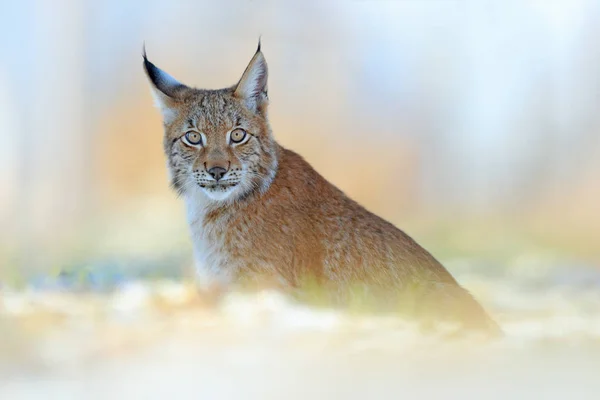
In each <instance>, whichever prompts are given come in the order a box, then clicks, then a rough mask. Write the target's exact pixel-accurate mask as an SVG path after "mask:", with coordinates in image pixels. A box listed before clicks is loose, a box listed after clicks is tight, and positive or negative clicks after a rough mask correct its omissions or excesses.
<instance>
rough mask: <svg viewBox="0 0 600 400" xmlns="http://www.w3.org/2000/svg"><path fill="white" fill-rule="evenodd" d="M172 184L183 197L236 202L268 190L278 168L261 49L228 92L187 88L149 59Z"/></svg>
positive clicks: (147, 68)
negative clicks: (270, 124) (163, 130)
mask: <svg viewBox="0 0 600 400" xmlns="http://www.w3.org/2000/svg"><path fill="white" fill-rule="evenodd" d="M144 68H145V70H146V74H147V75H148V78H149V79H150V83H151V86H152V93H153V96H154V98H155V102H156V105H157V107H158V108H159V109H160V110H161V112H162V115H163V122H164V129H165V137H164V149H165V153H166V155H167V158H168V163H167V165H168V168H169V174H170V178H171V184H172V186H173V187H174V188H175V190H177V191H178V192H179V193H180V194H183V195H184V196H185V195H187V194H193V193H195V192H200V193H202V194H204V195H205V197H206V198H207V200H209V201H235V200H238V199H241V198H243V197H245V196H247V195H249V194H251V193H252V192H254V191H265V190H266V189H268V187H269V185H270V184H271V181H272V180H273V178H274V176H275V172H276V169H277V155H276V153H277V151H276V143H275V141H274V139H273V136H272V133H271V129H270V127H269V123H268V120H267V103H268V100H267V63H266V61H265V57H264V56H263V53H262V52H261V50H260V43H259V45H258V49H257V51H256V53H255V54H254V57H252V60H250V64H248V66H247V68H246V70H245V71H244V73H243V75H242V77H241V79H240V80H239V82H238V83H237V84H236V85H234V86H232V87H229V88H225V89H219V90H203V89H196V88H191V87H188V86H186V85H184V84H182V83H180V82H178V81H177V80H175V79H174V78H173V77H172V76H170V75H169V74H167V73H166V72H164V71H162V70H161V69H159V68H158V67H156V66H155V65H154V64H153V63H151V62H150V61H148V58H147V57H146V53H145V51H144Z"/></svg>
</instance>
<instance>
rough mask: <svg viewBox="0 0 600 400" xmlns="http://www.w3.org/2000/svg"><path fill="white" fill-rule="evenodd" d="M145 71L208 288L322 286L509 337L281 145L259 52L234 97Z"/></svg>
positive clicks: (433, 264) (429, 263) (388, 228)
mask: <svg viewBox="0 0 600 400" xmlns="http://www.w3.org/2000/svg"><path fill="white" fill-rule="evenodd" d="M144 68H145V71H146V74H147V75H148V78H149V80H150V83H151V88H152V94H153V96H154V99H155V102H156V105H157V106H158V108H159V109H160V111H161V113H162V116H163V122H164V132H165V134H164V151H165V154H166V156H167V160H168V162H167V165H168V170H169V174H170V180H171V185H172V186H173V188H174V189H175V191H177V192H178V193H179V195H180V196H181V197H182V198H183V199H184V201H185V205H186V209H187V218H188V223H189V226H190V229H191V235H192V242H193V247H194V257H195V260H196V270H197V273H198V279H199V281H200V282H203V283H204V284H207V285H218V286H223V287H227V286H228V285H230V284H233V283H236V282H240V281H241V280H246V279H249V280H250V281H254V282H257V281H265V282H267V281H269V282H277V284H278V285H280V286H282V287H283V288H284V289H289V290H290V291H291V292H293V293H300V292H302V287H304V286H303V284H304V283H306V282H311V284H315V283H316V285H317V286H318V287H320V288H323V290H324V292H325V293H327V294H328V295H329V296H330V297H331V299H332V300H333V301H335V302H336V304H346V302H347V301H348V300H352V299H354V298H356V297H360V298H366V297H369V298H371V297H372V298H373V299H374V304H376V307H377V309H380V310H388V311H394V310H401V311H403V312H406V313H407V314H410V315H411V316H414V317H417V318H418V319H419V320H425V321H428V322H436V321H451V322H453V323H457V324H458V325H459V326H461V327H465V328H469V329H471V328H472V329H476V330H481V331H485V332H499V328H498V326H497V325H496V324H495V323H494V321H493V320H492V319H491V318H489V317H488V315H487V314H486V312H485V311H484V309H483V308H482V307H481V306H480V305H479V303H478V302H477V301H476V300H475V299H474V298H473V297H472V296H471V295H470V294H469V292H467V291H466V290H465V289H463V288H462V287H461V286H460V285H459V284H458V283H457V282H456V280H455V279H454V278H453V277H452V275H450V273H449V272H448V271H447V270H446V269H445V268H444V267H443V266H442V265H441V264H440V263H439V262H438V261H437V260H436V259H435V258H433V256H432V255H431V254H429V253H428V252H427V251H426V250H425V249H423V248H422V247H421V246H419V245H418V244H417V243H416V242H415V241H414V240H413V239H411V238H410V237H409V236H408V235H407V234H405V233H404V232H403V231H401V230H399V229H398V228H396V227H395V226H394V225H392V224H391V223H389V222H387V221H385V220H383V219H382V218H379V217H378V216H376V215H374V214H372V213H371V212H369V211H367V210H366V209H365V208H363V207H362V206H361V205H359V204H357V203H356V202H355V201H353V200H352V199H350V198H349V197H347V196H346V195H345V194H344V193H342V192H341V191H340V190H339V189H338V188H336V187H335V186H334V185H333V184H331V183H330V182H328V181H327V180H325V178H323V177H322V176H321V175H320V174H319V173H318V172H317V171H315V170H314V169H313V168H312V167H311V166H310V165H309V164H308V163H307V162H306V161H305V160H304V159H303V158H302V157H301V156H299V155H298V154H296V153H294V152H293V151H291V150H288V149H285V148H283V147H282V146H281V145H279V144H278V143H277V141H276V140H275V138H274V135H273V133H272V132H271V128H270V126H269V119H268V116H267V108H268V96H267V75H268V73H267V62H266V60H265V56H264V55H263V53H262V51H261V48H260V43H259V46H258V49H257V51H256V53H255V54H254V56H253V57H252V59H251V60H250V63H249V64H248V66H247V67H246V70H245V71H244V73H243V74H242V77H241V78H240V80H239V81H238V82H237V83H236V84H235V85H233V86H230V87H227V88H224V89H218V90H205V89H196V88H192V87H189V86H186V85H184V84H182V83H180V82H178V81H177V80H176V79H175V78H173V77H172V76H170V75H169V74H167V73H166V72H164V71H162V70H161V69H159V68H158V67H156V66H155V65H154V64H153V63H151V62H150V61H149V60H148V58H147V57H146V53H145V52H144ZM311 287H312V286H311Z"/></svg>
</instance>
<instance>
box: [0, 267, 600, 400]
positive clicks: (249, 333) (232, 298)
mask: <svg viewBox="0 0 600 400" xmlns="http://www.w3.org/2000/svg"><path fill="white" fill-rule="evenodd" d="M453 269H454V270H458V271H459V273H458V275H459V279H460V280H461V282H462V283H463V284H464V285H465V286H466V287H468V288H470V289H471V290H472V291H473V292H474V293H475V294H477V296H478V297H479V298H480V299H481V301H482V303H484V304H485V306H486V308H487V309H488V310H489V311H490V313H491V314H492V315H494V316H495V318H496V319H497V320H498V322H499V323H500V325H502V327H503V329H504V331H505V332H506V337H505V338H503V339H501V340H498V341H495V342H491V343H488V342H485V341H483V340H481V339H479V338H468V339H461V340H454V341H451V342H448V341H444V340H441V339H440V338H438V337H423V336H421V335H419V334H418V333H417V332H416V331H415V329H413V328H412V327H411V326H410V325H408V324H407V323H406V322H404V321H402V320H400V319H398V318H396V317H393V316H372V315H371V316H367V315H357V314H353V313H345V312H340V311H333V310H327V309H312V308H308V307H305V306H303V305H301V304H296V303H294V302H293V301H291V300H290V299H287V298H286V297H285V296H283V295H281V294H279V293H275V292H260V293H257V294H241V293H231V294H230V295H228V296H227V297H226V298H225V299H224V301H223V302H222V303H221V304H220V305H218V306H217V307H209V306H207V305H205V304H203V302H202V300H201V299H200V298H199V297H198V296H197V294H196V292H195V290H194V289H193V287H192V286H191V285H186V284H182V283H177V282H174V281H152V282H150V281H143V282H142V281H129V282H126V283H123V284H120V285H119V286H118V288H117V289H115V290H110V291H83V292H76V291H73V290H68V291H64V290H61V291H58V290H39V289H26V290H20V291H12V290H8V289H4V290H3V291H0V334H1V336H2V338H1V340H0V399H11V400H12V399H109V398H110V399H121V398H122V399H138V398H139V399H162V398H167V397H169V396H170V397H172V398H177V399H188V398H189V399H283V398H285V399H317V398H319V399H320V398H323V399H332V398H344V399H384V398H389V399H398V398H419V399H422V398H442V397H443V398H461V399H464V398H474V399H482V398H486V399H487V398H503V399H506V398H511V399H513V398H523V399H533V398H536V399H562V398H569V399H598V398H600V372H599V371H600V290H599V289H600V272H598V270H597V269H588V268H571V269H569V270H568V273H565V271H564V269H561V268H556V269H548V270H545V271H544V273H543V274H539V273H537V272H536V273H533V272H532V271H528V270H527V269H526V268H519V269H518V270H517V272H510V271H505V272H503V273H502V274H498V275H495V276H491V275H489V274H488V275H487V276H483V275H481V274H473V273H470V272H469V271H468V270H467V269H465V270H463V271H462V272H461V271H460V269H461V268H460V266H459V265H455V266H454V267H453ZM538 272H539V271H538ZM542 276H543V279H541V278H540V277H542ZM407 396H408V397H407Z"/></svg>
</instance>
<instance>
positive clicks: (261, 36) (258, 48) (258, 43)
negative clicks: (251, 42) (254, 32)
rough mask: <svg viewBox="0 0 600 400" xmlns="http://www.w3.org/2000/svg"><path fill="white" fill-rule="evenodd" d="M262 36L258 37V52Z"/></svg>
mask: <svg viewBox="0 0 600 400" xmlns="http://www.w3.org/2000/svg"><path fill="white" fill-rule="evenodd" d="M261 38H262V35H260V36H259V37H258V48H257V49H256V52H257V53H258V52H259V51H260V39H261Z"/></svg>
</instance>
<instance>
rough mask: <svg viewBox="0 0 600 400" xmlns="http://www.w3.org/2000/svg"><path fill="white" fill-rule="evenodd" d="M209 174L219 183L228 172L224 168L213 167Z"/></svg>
mask: <svg viewBox="0 0 600 400" xmlns="http://www.w3.org/2000/svg"><path fill="white" fill-rule="evenodd" d="M207 172H208V173H209V174H210V176H212V177H213V178H215V181H217V182H218V181H219V180H220V179H221V178H222V177H223V175H225V174H226V173H227V170H226V169H225V168H223V167H212V168H210V169H209V170H208V171H207Z"/></svg>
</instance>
